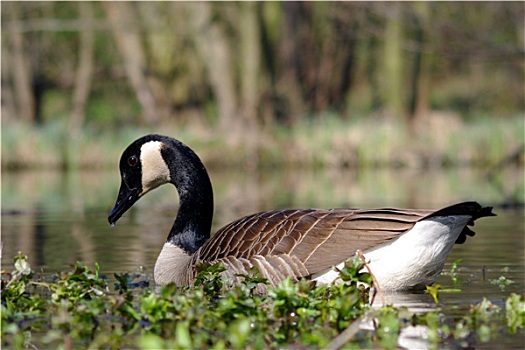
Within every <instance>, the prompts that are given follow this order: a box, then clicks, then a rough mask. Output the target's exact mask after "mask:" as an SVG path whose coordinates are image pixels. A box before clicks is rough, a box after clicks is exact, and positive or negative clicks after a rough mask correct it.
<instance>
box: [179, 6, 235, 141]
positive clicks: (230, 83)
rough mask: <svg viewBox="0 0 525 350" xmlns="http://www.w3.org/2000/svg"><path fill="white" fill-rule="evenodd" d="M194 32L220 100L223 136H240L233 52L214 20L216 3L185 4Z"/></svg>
mask: <svg viewBox="0 0 525 350" xmlns="http://www.w3.org/2000/svg"><path fill="white" fill-rule="evenodd" d="M185 5H186V9H187V10H188V14H189V21H190V25H191V26H192V29H193V31H194V40H195V46H196V48H197V52H198V53H199V55H200V57H201V59H202V60H203V61H204V65H205V66H206V70H207V72H208V75H209V78H210V85H211V88H212V90H213V93H214V95H215V98H216V99H217V105H218V109H219V128H220V130H221V131H222V132H223V133H228V134H237V133H238V132H239V131H241V130H239V129H240V128H239V127H238V123H237V119H236V116H237V106H238V105H237V99H236V93H235V84H234V74H233V68H232V58H231V56H230V52H231V49H230V47H229V45H228V41H227V38H226V35H225V34H224V32H223V30H222V29H221V28H220V26H219V24H218V23H217V21H216V20H214V19H213V18H212V13H211V12H212V8H211V7H212V6H213V4H212V3H209V2H191V3H185Z"/></svg>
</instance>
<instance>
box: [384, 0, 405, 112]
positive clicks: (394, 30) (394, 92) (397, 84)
mask: <svg viewBox="0 0 525 350" xmlns="http://www.w3.org/2000/svg"><path fill="white" fill-rule="evenodd" d="M384 6H385V10H386V11H385V12H386V26H385V46H384V72H385V74H384V80H383V90H382V93H383V98H384V102H385V111H386V112H387V114H388V116H389V117H392V118H395V119H397V120H402V118H403V117H404V95H403V91H404V90H403V55H402V54H403V52H402V46H401V45H402V41H403V32H402V23H401V17H402V11H401V9H402V8H401V6H403V4H402V3H399V2H391V3H385V4H384Z"/></svg>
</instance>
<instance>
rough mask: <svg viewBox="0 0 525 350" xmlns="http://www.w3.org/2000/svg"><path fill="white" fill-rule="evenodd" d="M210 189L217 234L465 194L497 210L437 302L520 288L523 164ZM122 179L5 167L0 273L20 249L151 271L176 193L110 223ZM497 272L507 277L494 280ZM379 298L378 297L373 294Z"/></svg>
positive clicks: (512, 341) (164, 191)
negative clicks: (279, 213)
mask: <svg viewBox="0 0 525 350" xmlns="http://www.w3.org/2000/svg"><path fill="white" fill-rule="evenodd" d="M210 176H211V178H212V182H213V186H214V190H215V217H214V230H215V229H217V228H219V227H221V226H223V225H224V224H227V223H228V222H230V221H232V220H234V219H236V218H239V217H241V216H244V215H248V214H251V213H254V212H258V211H263V210H270V209H277V208H312V207H315V208H334V207H354V208H357V207H360V208H371V207H405V208H427V209H431V208H436V209H437V208H439V207H443V206H446V205H449V204H452V203H455V202H459V201H463V200H476V201H478V202H480V203H481V204H483V205H489V206H494V212H495V213H497V215H498V216H496V217H490V218H483V219H480V220H478V221H477V222H476V226H475V227H474V231H475V232H476V236H475V237H472V238H469V239H468V240H467V242H466V244H463V245H456V246H455V248H454V249H453V251H452V253H451V256H450V257H449V259H448V263H447V266H446V267H445V271H447V270H450V266H451V263H452V262H453V261H455V260H456V259H462V261H461V263H460V264H459V270H458V272H457V279H458V281H459V282H458V283H454V282H453V280H452V278H451V276H449V275H446V274H443V275H442V276H441V277H440V279H439V280H438V282H437V283H439V284H441V285H442V286H443V288H459V289H461V292H459V293H442V294H441V295H440V307H441V308H442V310H443V312H444V313H445V314H446V315H448V316H450V319H451V320H453V319H454V318H455V317H459V315H461V314H462V312H463V313H464V311H465V310H467V309H468V307H469V305H471V304H475V303H478V302H480V301H481V299H482V298H483V297H487V298H488V299H489V300H490V301H491V302H493V303H495V304H497V305H499V306H501V307H503V306H504V301H505V299H506V298H507V296H508V295H509V294H510V293H511V292H514V293H518V294H523V293H524V288H525V287H524V286H525V278H524V274H525V269H524V264H525V257H524V255H525V248H524V238H525V234H524V219H525V218H524V211H523V198H524V191H525V190H524V182H523V168H509V169H504V170H502V171H501V172H499V173H498V174H496V176H494V177H490V178H489V177H487V176H486V171H483V170H480V169H477V170H473V169H467V168H460V169H447V170H431V171H424V172H421V171H414V170H392V169H379V170H377V169H375V170H362V171H352V170H322V171H321V170H318V171H313V170H305V169H268V170H264V171H262V170H261V171H247V170H245V169H240V170H233V169H229V170H221V169H211V170H210ZM119 185H120V179H119V176H118V172H117V170H114V171H83V172H69V173H61V172H45V171H38V172H3V173H2V222H1V229H2V231H1V233H2V269H11V265H12V259H13V257H14V256H15V255H16V254H17V252H18V251H21V252H22V253H23V254H26V255H28V256H29V262H30V264H31V266H32V268H33V269H34V270H37V271H40V270H42V271H44V272H55V271H57V270H60V269H64V268H66V267H68V266H70V265H71V264H73V263H74V262H75V261H77V260H81V261H83V262H85V263H86V264H88V265H90V266H92V264H93V263H94V262H98V263H99V264H100V266H101V270H102V271H103V272H104V273H108V274H109V273H112V272H134V271H137V270H140V271H142V272H145V273H146V274H149V275H152V271H153V266H154V263H155V260H156V258H157V254H158V253H159V250H160V248H161V246H162V244H163V242H164V240H165V238H166V236H167V233H168V231H169V229H170V228H171V225H172V223H173V220H174V218H175V215H176V211H177V205H178V199H177V193H176V190H175V189H174V188H173V187H172V186H163V187H161V188H160V189H157V190H156V191H153V192H152V193H150V194H148V195H147V196H145V197H144V198H143V199H141V200H140V201H139V202H137V204H136V205H135V207H134V208H132V209H131V210H130V211H129V212H128V213H127V214H125V216H124V217H123V218H122V219H121V220H120V221H119V222H118V224H117V225H116V226H115V227H110V226H109V224H108V222H107V214H108V213H109V211H110V209H111V208H112V206H113V204H114V202H115V199H116V195H117V191H118V188H119ZM501 276H503V277H505V278H507V279H510V280H512V281H513V282H514V283H512V284H509V285H507V286H502V285H501V284H500V285H498V284H495V280H497V279H498V278H500V277H501ZM387 300H388V301H389V302H390V303H394V304H396V305H406V306H410V307H411V308H413V309H417V310H426V309H429V308H430V309H434V308H435V306H434V304H433V302H432V298H431V297H430V296H429V295H427V294H401V295H399V294H398V295H389V296H387ZM376 303H377V300H376ZM524 336H525V334H524V333H523V331H522V332H521V333H518V334H516V335H512V336H508V335H507V334H499V335H496V336H494V337H492V339H491V341H489V342H488V343H482V344H475V346H476V347H477V348H494V347H507V348H523V347H524V346H525V340H524Z"/></svg>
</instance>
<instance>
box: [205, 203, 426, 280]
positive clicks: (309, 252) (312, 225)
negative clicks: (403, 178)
mask: <svg viewBox="0 0 525 350" xmlns="http://www.w3.org/2000/svg"><path fill="white" fill-rule="evenodd" d="M432 212H433V211H430V210H407V209H373V210H353V209H332V210H315V209H302V210H280V211H269V212H263V213H258V214H254V215H250V216H246V217H244V218H242V219H239V220H237V221H234V222H232V223H230V224H229V225H227V226H225V227H223V228H222V229H220V230H219V231H218V232H217V233H216V234H215V235H214V236H213V237H212V238H211V239H209V240H208V241H207V242H206V243H205V245H204V246H203V247H202V248H201V250H200V252H199V254H198V255H199V258H200V259H201V260H204V261H215V260H219V259H225V258H228V257H230V258H237V259H250V258H252V257H253V256H255V255H261V256H283V257H291V258H293V259H294V260H295V261H298V262H301V263H302V264H304V267H306V269H307V270H308V272H309V274H314V273H317V272H320V271H323V270H326V269H329V268H330V267H332V266H334V265H337V264H338V263H340V262H342V261H344V260H346V259H347V258H349V257H351V256H352V255H354V254H355V251H356V250H357V249H361V250H363V251H364V250H366V249H368V248H371V247H374V246H376V245H379V244H381V243H384V242H386V241H389V240H391V239H393V238H395V237H397V236H398V235H399V234H401V233H403V232H405V231H407V230H408V229H410V228H412V226H413V225H414V224H415V223H416V222H417V221H418V220H420V219H421V218H423V217H425V216H426V215H429V214H431V213H432Z"/></svg>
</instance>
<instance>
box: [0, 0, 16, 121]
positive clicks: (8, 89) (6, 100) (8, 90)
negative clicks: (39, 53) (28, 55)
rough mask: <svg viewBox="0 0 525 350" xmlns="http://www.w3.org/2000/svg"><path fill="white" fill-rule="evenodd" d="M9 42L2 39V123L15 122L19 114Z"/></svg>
mask: <svg viewBox="0 0 525 350" xmlns="http://www.w3.org/2000/svg"><path fill="white" fill-rule="evenodd" d="M4 6H5V4H4ZM4 33H5V31H4ZM4 33H2V34H4ZM6 36H7V35H6ZM7 41H8V40H6V39H5V38H2V83H1V84H2V112H1V115H2V121H7V120H13V119H15V118H16V114H17V108H16V103H15V95H14V93H13V79H12V68H11V67H12V66H13V63H12V62H13V60H12V56H11V50H10V49H9V48H8V47H7Z"/></svg>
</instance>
